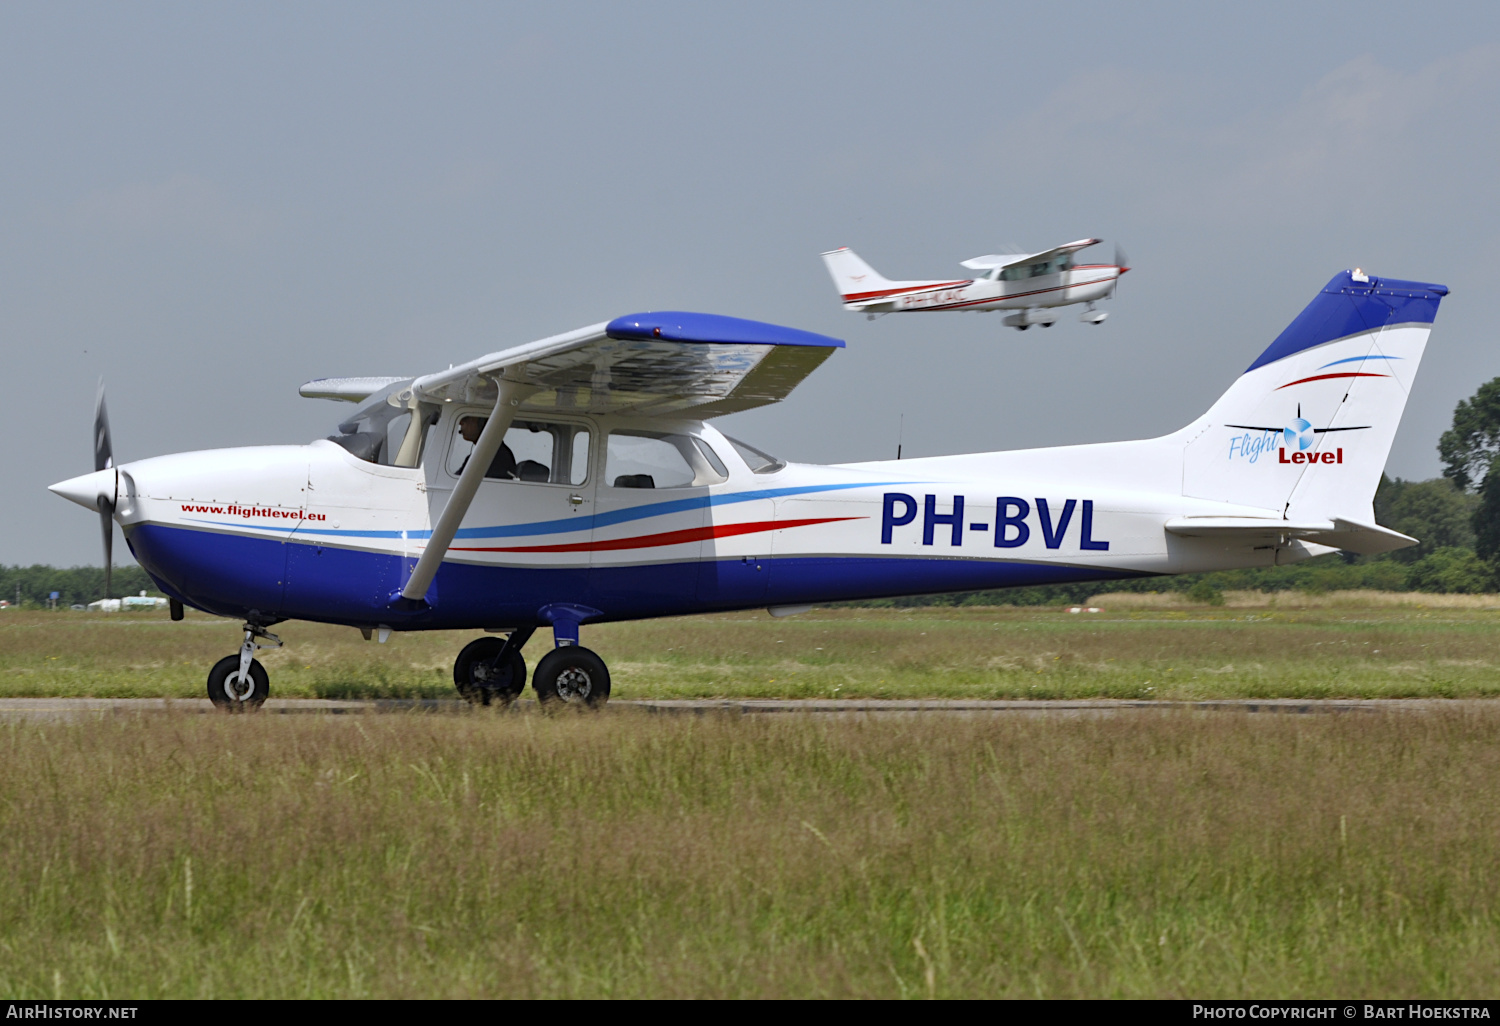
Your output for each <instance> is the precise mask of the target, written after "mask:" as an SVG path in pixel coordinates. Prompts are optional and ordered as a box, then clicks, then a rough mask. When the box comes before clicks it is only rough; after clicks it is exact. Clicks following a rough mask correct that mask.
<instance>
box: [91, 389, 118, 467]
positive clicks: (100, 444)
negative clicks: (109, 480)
mask: <svg viewBox="0 0 1500 1026" xmlns="http://www.w3.org/2000/svg"><path fill="white" fill-rule="evenodd" d="M114 465H115V450H114V447H113V446H112V445H111V444H110V440H109V411H107V410H106V409H105V408H104V379H103V378H100V379H99V398H98V399H96V400H95V401H94V469H95V470H108V469H109V468H110V467H112V466H114Z"/></svg>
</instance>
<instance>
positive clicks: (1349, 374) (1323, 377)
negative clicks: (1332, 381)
mask: <svg viewBox="0 0 1500 1026" xmlns="http://www.w3.org/2000/svg"><path fill="white" fill-rule="evenodd" d="M1388 377H1390V375H1389V374H1371V373H1369V372H1368V371H1345V372H1343V373H1341V374H1314V375H1313V376H1312V377H1310V378H1298V379H1297V380H1296V381H1288V382H1287V383H1286V384H1284V385H1278V386H1276V391H1278V392H1280V391H1281V390H1282V389H1283V388H1291V387H1292V386H1293V385H1305V384H1307V383H1308V382H1309V381H1327V380H1328V379H1329V378H1388Z"/></svg>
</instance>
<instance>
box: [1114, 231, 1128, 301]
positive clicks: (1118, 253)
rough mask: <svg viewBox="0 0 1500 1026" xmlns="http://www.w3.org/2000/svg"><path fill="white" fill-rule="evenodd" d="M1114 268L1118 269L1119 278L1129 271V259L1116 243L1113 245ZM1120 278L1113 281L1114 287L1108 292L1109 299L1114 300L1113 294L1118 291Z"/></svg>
mask: <svg viewBox="0 0 1500 1026" xmlns="http://www.w3.org/2000/svg"><path fill="white" fill-rule="evenodd" d="M1115 266H1116V267H1118V268H1119V269H1120V278H1123V277H1124V276H1125V272H1126V271H1128V270H1130V258H1129V257H1128V256H1126V255H1125V251H1124V250H1123V249H1121V248H1120V244H1119V243H1118V242H1117V243H1115ZM1120 278H1116V279H1115V287H1114V288H1112V289H1110V291H1109V298H1110V299H1113V298H1115V293H1117V292H1119V291H1120Z"/></svg>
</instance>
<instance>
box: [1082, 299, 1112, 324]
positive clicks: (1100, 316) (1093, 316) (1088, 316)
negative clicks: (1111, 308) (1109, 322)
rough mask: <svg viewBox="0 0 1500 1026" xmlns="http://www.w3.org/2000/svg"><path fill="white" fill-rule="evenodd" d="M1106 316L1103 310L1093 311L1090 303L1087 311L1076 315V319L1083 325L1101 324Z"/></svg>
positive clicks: (1092, 305)
mask: <svg viewBox="0 0 1500 1026" xmlns="http://www.w3.org/2000/svg"><path fill="white" fill-rule="evenodd" d="M1108 316H1109V314H1108V313H1106V312H1105V311H1103V310H1095V309H1094V304H1093V303H1090V304H1088V309H1086V310H1084V311H1083V313H1081V314H1079V315H1078V319H1079V320H1080V321H1082V322H1083V323H1084V324H1103V323H1104V318H1106V317H1108Z"/></svg>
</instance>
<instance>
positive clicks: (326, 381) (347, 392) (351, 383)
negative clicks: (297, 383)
mask: <svg viewBox="0 0 1500 1026" xmlns="http://www.w3.org/2000/svg"><path fill="white" fill-rule="evenodd" d="M407 380H410V379H408V378H318V379H316V380H314V381H309V382H308V383H307V384H305V385H303V386H302V387H301V388H299V389H297V394H298V395H300V396H302V398H304V399H337V400H341V401H343V402H346V403H362V402H364V401H365V400H366V399H368V398H370V396H372V395H374V394H375V393H376V392H379V391H382V390H384V389H387V388H390V387H391V386H392V385H394V384H396V382H398V381H407Z"/></svg>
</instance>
